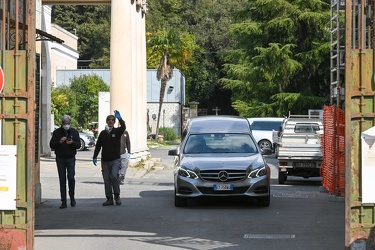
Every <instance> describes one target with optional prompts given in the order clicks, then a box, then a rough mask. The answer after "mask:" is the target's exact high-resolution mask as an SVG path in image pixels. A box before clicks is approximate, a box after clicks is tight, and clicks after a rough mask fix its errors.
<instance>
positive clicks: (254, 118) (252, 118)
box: [247, 117, 285, 123]
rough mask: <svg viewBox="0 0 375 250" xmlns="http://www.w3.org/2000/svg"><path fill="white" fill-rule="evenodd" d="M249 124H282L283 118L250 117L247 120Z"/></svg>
mask: <svg viewBox="0 0 375 250" xmlns="http://www.w3.org/2000/svg"><path fill="white" fill-rule="evenodd" d="M247 119H248V120H249V122H250V123H252V122H254V121H269V122H282V121H283V120H284V119H285V118H284V117H251V118H247Z"/></svg>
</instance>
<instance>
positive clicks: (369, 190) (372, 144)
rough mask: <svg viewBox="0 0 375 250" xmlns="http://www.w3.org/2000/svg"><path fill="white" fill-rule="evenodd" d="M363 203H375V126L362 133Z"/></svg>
mask: <svg viewBox="0 0 375 250" xmlns="http://www.w3.org/2000/svg"><path fill="white" fill-rule="evenodd" d="M361 144H362V145H361V146H362V203H375V192H374V190H375V182H374V179H375V126H374V127H372V128H370V129H368V130H366V131H364V132H362V133H361Z"/></svg>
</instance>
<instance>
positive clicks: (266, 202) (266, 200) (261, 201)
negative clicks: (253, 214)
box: [257, 195, 271, 207]
mask: <svg viewBox="0 0 375 250" xmlns="http://www.w3.org/2000/svg"><path fill="white" fill-rule="evenodd" d="M257 202H258V206H261V207H269V206H270V202H271V196H270V195H268V196H266V197H259V198H257Z"/></svg>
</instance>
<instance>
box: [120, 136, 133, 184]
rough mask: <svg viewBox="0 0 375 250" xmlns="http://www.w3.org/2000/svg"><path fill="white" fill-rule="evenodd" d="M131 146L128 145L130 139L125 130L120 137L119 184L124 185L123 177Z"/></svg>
mask: <svg viewBox="0 0 375 250" xmlns="http://www.w3.org/2000/svg"><path fill="white" fill-rule="evenodd" d="M130 148H131V145H130V137H129V133H128V131H127V130H125V131H124V133H123V134H122V136H121V147H120V155H121V169H120V184H121V185H124V182H125V175H126V170H127V169H128V165H129V158H130V156H131V149H130Z"/></svg>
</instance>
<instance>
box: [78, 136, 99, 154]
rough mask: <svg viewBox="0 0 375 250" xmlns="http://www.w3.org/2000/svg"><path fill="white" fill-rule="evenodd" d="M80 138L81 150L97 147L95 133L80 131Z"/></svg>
mask: <svg viewBox="0 0 375 250" xmlns="http://www.w3.org/2000/svg"><path fill="white" fill-rule="evenodd" d="M79 139H80V140H81V147H80V148H79V149H78V150H79V151H83V150H86V149H88V148H91V147H95V143H96V141H95V137H94V136H93V135H90V134H87V133H84V132H79Z"/></svg>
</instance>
